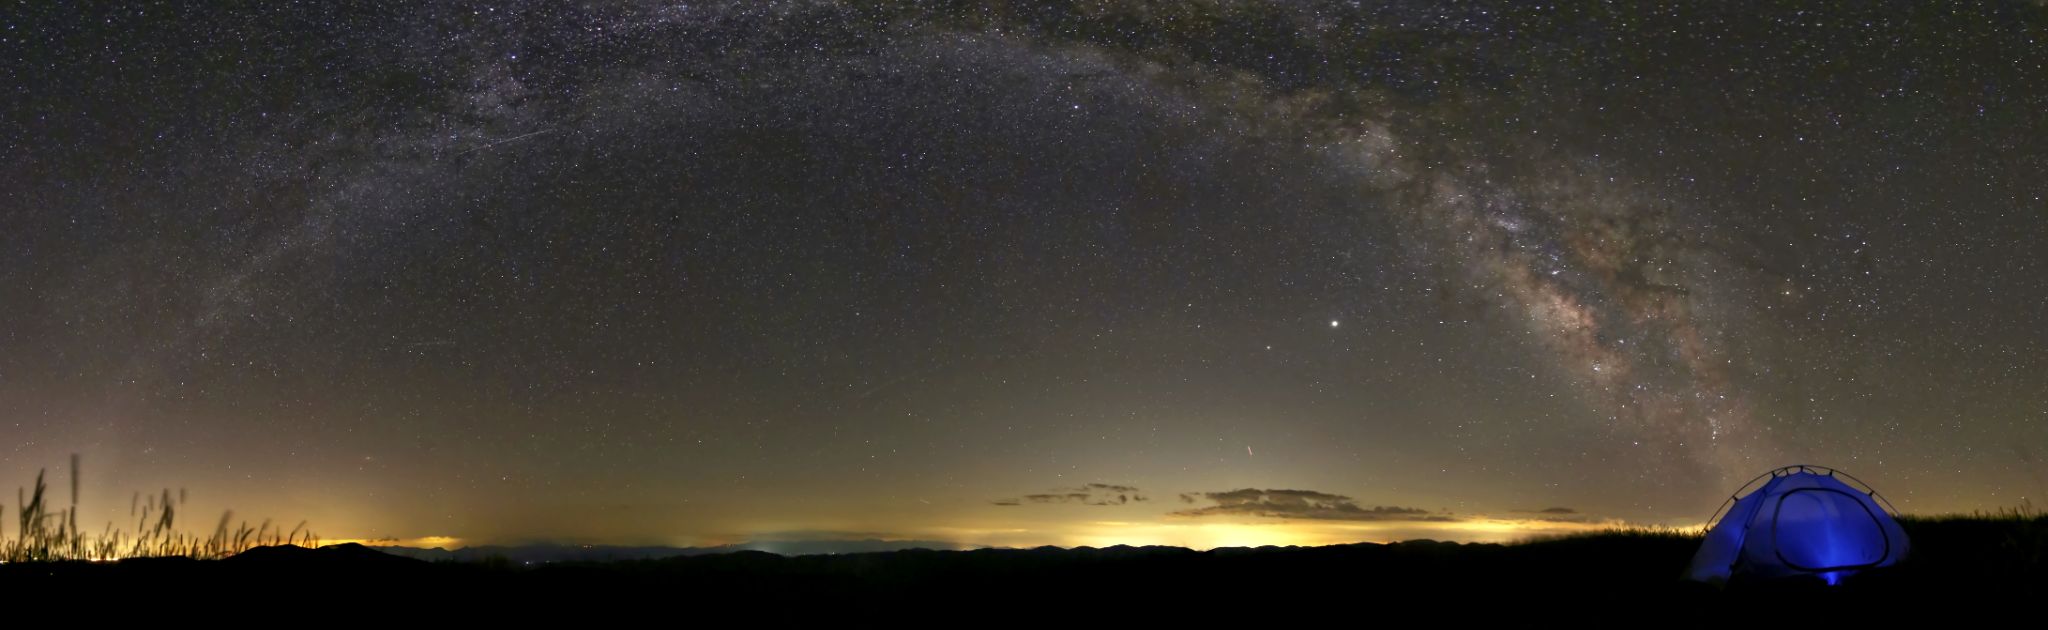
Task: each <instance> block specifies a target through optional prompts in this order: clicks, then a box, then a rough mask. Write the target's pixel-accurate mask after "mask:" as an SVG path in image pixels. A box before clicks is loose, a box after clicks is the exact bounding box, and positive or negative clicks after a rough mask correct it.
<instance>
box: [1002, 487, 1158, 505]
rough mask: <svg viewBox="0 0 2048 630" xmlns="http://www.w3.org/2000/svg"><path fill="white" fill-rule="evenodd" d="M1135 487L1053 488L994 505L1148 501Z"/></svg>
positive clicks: (1098, 503) (1126, 503) (1119, 503)
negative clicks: (1049, 490)
mask: <svg viewBox="0 0 2048 630" xmlns="http://www.w3.org/2000/svg"><path fill="white" fill-rule="evenodd" d="M1150 500H1151V499H1149V498H1147V497H1146V496H1145V495H1144V494H1143V492H1142V491H1140V490H1139V489H1138V487H1137V486H1126V485H1122V484H1114V483H1086V484H1081V485H1080V486H1077V487H1073V488H1054V489H1053V490H1052V491H1051V492H1045V493H1040V494H1027V495H1024V496H1022V497H1017V498H1009V499H996V500H994V501H990V502H989V503H991V504H994V505H1004V506H1010V505H1023V504H1026V503H1039V504H1050V503H1071V504H1077V505H1095V506H1104V505H1128V504H1131V503H1144V502H1146V501H1150Z"/></svg>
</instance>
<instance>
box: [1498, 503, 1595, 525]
mask: <svg viewBox="0 0 2048 630" xmlns="http://www.w3.org/2000/svg"><path fill="white" fill-rule="evenodd" d="M1515 514H1523V515H1527V516H1522V517H1519V518H1521V519H1522V520H1527V521H1548V522H1552V523H1591V522H1594V521H1595V520H1598V519H1595V518H1593V515H1591V514H1585V513H1582V512H1580V511H1578V510H1574V509H1572V508H1568V507H1548V508H1543V509H1541V510H1515Z"/></svg>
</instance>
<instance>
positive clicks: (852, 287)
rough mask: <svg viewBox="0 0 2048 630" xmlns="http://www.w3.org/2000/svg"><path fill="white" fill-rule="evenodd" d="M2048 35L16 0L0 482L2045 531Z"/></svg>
mask: <svg viewBox="0 0 2048 630" xmlns="http://www.w3.org/2000/svg"><path fill="white" fill-rule="evenodd" d="M2044 49H2048V8H2044V7H2043V5H2041V4H2040V3H2038V2H2009V3H1982V4H1975V3H1973V4H1965V5H1952V6H1951V5H1944V6H1925V5H1920V4H1915V3H1896V4H1889V3H1879V4H1875V5H1871V6H1865V7H1853V8H1843V7H1837V6H1827V5H1814V6H1795V5H1794V4H1791V3H1786V4H1774V5H1770V6H1746V5H1745V6H1732V5H1731V6H1720V5H1694V4H1683V3H1680V4H1661V3H1640V4H1633V5H1629V6H1598V7H1595V6H1590V5H1588V6H1579V5H1574V4H1569V3H1568V4H1564V5H1538V4H1530V3H1520V2H1498V3H1494V2H1480V3H1469V4H1461V5H1457V6H1439V5H1438V3H1423V2H1365V3H1352V2H1207V1H1205V2H1139V1H1131V2H1073V3H1068V2H1052V3H1043V2H1015V3H1010V2H993V3H965V2H859V3H836V2H730V3H721V2H704V3H654V2H648V3H638V2H624V3H616V4H614V5H610V6H604V7H593V6H577V7H570V6H563V5H561V4H559V3H541V2H536V3H507V4H501V5H498V6H495V7H486V6H469V5H459V4H450V3H427V4H422V5H418V6H411V7H390V6H386V7H374V8H365V7H303V6H254V7H237V8H221V7H210V6H176V5H172V6H158V5H139V6H111V7H96V8H81V7H64V6H43V5H24V6H19V7H13V8H11V9H7V10H5V11H0V60H4V61H5V63H0V433H4V435H5V436H6V437H7V438H9V439H7V440H4V444H5V448H4V449H0V479H21V480H24V481H23V483H25V482H26V481H25V480H26V479H31V478H33V476H34V473H35V471H36V470H37V469H40V468H45V467H56V466H58V465H59V464H61V463H62V462H64V461H65V458H66V457H67V456H68V454H69V453H74V452H76V453H81V454H82V456H83V458H84V461H86V462H87V468H88V473H89V474H88V475H87V476H86V477H85V478H84V485H85V491H86V493H87V496H88V498H92V497H98V498H99V500H100V501H101V503H93V502H91V501H88V503H87V505H88V507H89V508H91V509H94V510H97V509H104V510H106V511H107V512H108V513H109V514H113V513H114V512H117V511H118V506H116V505H114V504H115V503H116V501H114V500H113V499H114V498H119V497H125V496H127V495H128V494H129V493H130V492H132V491H137V490H143V491H147V490H152V489H155V488H158V487H163V486H171V487H189V488H191V489H192V490H193V491H194V492H195V493H196V496H197V497H199V499H200V500H202V501H203V502H204V505H206V506H223V507H233V508H235V509H236V510H237V511H238V512H240V513H247V514H274V515H276V516H277V517H278V518H280V519H286V518H288V517H290V518H292V519H293V520H295V519H296V518H308V519H311V520H313V521H314V522H316V523H321V524H322V525H321V527H322V531H323V532H327V533H330V534H334V535H341V536H346V537H355V538H364V539H370V538H400V539H418V538H422V537H441V538H438V539H437V540H441V539H448V540H460V541H471V542H489V541H518V540H537V539H553V540H585V541H605V542H633V543H639V542H658V543H664V544H671V543H673V544H698V543H706V542H718V541H732V540H743V539H767V538H774V537H777V536H780V537H785V538H792V539H812V538H835V537H845V538H903V539H923V540H949V541H955V542H959V543H962V544H1017V545H1034V544H1046V543H1051V544H1080V543H1086V544H1097V543H1106V544H1116V543H1118V542H1129V543H1168V544H1187V545H1196V546H1201V545H1215V544H1239V543H1249V544H1262V543H1265V542H1332V541H1338V540H1347V539H1350V540H1356V539H1384V538H1389V537H1399V536H1409V535H1416V536H1423V535H1426V536H1431V537H1436V538H1453V539H1499V538H1507V537H1513V536H1516V535H1522V534H1526V533H1530V532H1534V531H1541V530H1544V529H1545V528H1554V527H1570V526H1582V525H1591V524H1599V523H1608V522H1613V521H1628V522H1636V523H1673V524H1676V523H1690V522H1692V521H1695V520H1697V519H1699V518H1703V517H1705V516H1706V514H1707V513H1708V512H1710V511H1712V509H1713V507H1714V505H1715V504H1716V502H1717V501H1718V500H1719V499H1720V498H1723V497H1724V496H1725V494H1726V493H1727V492H1728V491H1729V490H1730V489H1732V487H1733V485H1734V484H1737V483H1740V481H1741V480H1743V479H1746V478H1748V477H1749V476H1752V475H1754V474H1755V473H1756V472H1758V471H1761V470H1765V469H1768V468H1772V467H1775V466H1778V465H1783V464H1788V463H1800V462H1810V463H1818V464H1827V465H1832V466H1837V467H1840V468H1843V469H1845V470H1851V471H1854V472H1855V473H1856V474H1858V475H1859V476H1860V477H1863V478H1865V479H1872V480H1873V481H1874V482H1875V481H1876V480H1877V479H1882V480H1883V481H1882V482H1880V483H1879V485H1881V486H1883V487H1885V488H1887V492H1888V493H1890V494H1891V495H1893V496H1892V497H1891V498H1892V500H1894V501H1895V502H1897V503H1898V505H1899V507H1901V508H1903V509H1905V510H1907V511H1929V512H1940V511H1953V510H1971V509H1988V508H1992V507H1997V506H2004V505H2016V504H2019V503H2021V502H2023V501H2037V500H2038V498H2039V497H2040V496H2041V495H2042V493H2044V492H2048V487H2043V486H2042V482H2041V479H2043V478H2044V476H2043V475H2044V471H2043V470H2042V468H2041V467H2042V464H2041V463H2040V462H2038V461H2037V460H2036V456H2037V455H2036V453H2037V451H2040V450H2042V449H2043V448H2048V416H2044V414H2048V395H2044V394H2043V392H2048V369H2044V368H2048V366H2044V365H2043V359H2042V358H2041V357H2042V356H2044V355H2043V350H2044V349H2048V348H2044V346H2048V333H2044V332H2042V331H2043V330H2044V329H2048V328H2044V327H2043V325H2042V324H2043V323H2044V321H2043V317H2044V316H2043V314H2042V313H2043V312H2044V311H2043V310H2042V306H2043V305H2044V304H2048V279H2044V278H2048V274H2044V273H2043V271H2044V269H2048V258H2044V253H2043V252H2044V251H2048V250H2044V249H2042V248H2041V247H2040V246H2039V245H2038V243H2039V242H2040V241H2041V239H2042V238H2043V237H2048V201H2044V198H2048V180H2044V179H2043V178H2042V177H2040V176H2039V174H2040V173H2042V172H2048V148H2044V147H2048V144H2044V143H2040V142H2034V141H2032V140H2031V139H2034V138H2042V137H2048V117H2044V116H2042V115H2041V112H2043V111H2048V87H2044V86H2048V56H2044V55H2043V54H2041V52H2040V51H2042V50H2044ZM1030 497H1044V498H1043V499H1042V500H1041V499H1032V498H1030ZM1134 497H1136V498H1135V499H1134ZM1176 497H1178V498H1176ZM90 514H91V513H90V512H88V515H90Z"/></svg>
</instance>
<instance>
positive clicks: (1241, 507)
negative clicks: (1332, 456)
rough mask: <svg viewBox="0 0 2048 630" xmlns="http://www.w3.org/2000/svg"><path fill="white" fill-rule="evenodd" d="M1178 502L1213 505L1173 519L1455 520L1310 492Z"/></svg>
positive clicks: (1201, 496) (1208, 495)
mask: <svg viewBox="0 0 2048 630" xmlns="http://www.w3.org/2000/svg"><path fill="white" fill-rule="evenodd" d="M1180 496H1181V502H1183V503H1189V504H1192V503H1196V502H1197V501H1199V500H1208V501H1211V502H1214V503H1215V505H1210V506H1205V507H1199V508H1191V509H1186V510H1180V511H1177V512H1173V513H1172V514H1173V515H1175V516H1192V517H1204V516H1261V517H1268V518H1296V519H1311V520H1325V521H1427V522H1450V521H1456V520H1459V519H1458V518H1456V517H1453V516H1450V515H1446V514H1433V513H1431V512H1430V511H1429V510H1424V509H1421V508H1412V507H1399V506H1390V505H1375V506H1372V507H1360V506H1359V505H1358V504H1357V503H1354V502H1352V499H1351V497H1347V496H1344V495H1341V494H1330V493H1327V492H1316V491H1314V490H1279V489H1274V490H1261V489H1257V488H1243V489H1239V490H1230V491H1227V492H1197V493H1190V494H1182V495H1180Z"/></svg>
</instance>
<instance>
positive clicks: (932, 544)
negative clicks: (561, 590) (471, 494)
mask: <svg viewBox="0 0 2048 630" xmlns="http://www.w3.org/2000/svg"><path fill="white" fill-rule="evenodd" d="M369 548H370V549H375V550H378V551H382V552H384V553H388V554H391V555H395V556H403V557H407V558H417V559H420V560H427V561H430V562H441V561H455V562H480V561H485V560H491V559H494V558H503V559H505V560H506V561H510V562H513V563H518V564H540V563H552V562H607V561H613V560H654V559H660V558H676V557H684V556H702V555H710V554H720V553H732V552H735V551H765V552H768V553H773V554H777V555H783V556H810V555H821V554H844V553H872V552H878V551H902V550H905V549H931V550H938V551H950V550H961V549H968V548H971V547H970V546H968V545H961V544H959V543H953V542H945V541H938V540H876V539H866V540H795V541H760V542H747V543H740V544H736V545H718V546H715V547H665V546H651V547H633V546H616V545H562V544H532V545H512V546H499V545H489V546H482V547H462V548H459V549H442V548H440V547H434V548H431V549H421V548H419V547H402V546H395V545H394V546H376V545H371V546H369Z"/></svg>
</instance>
